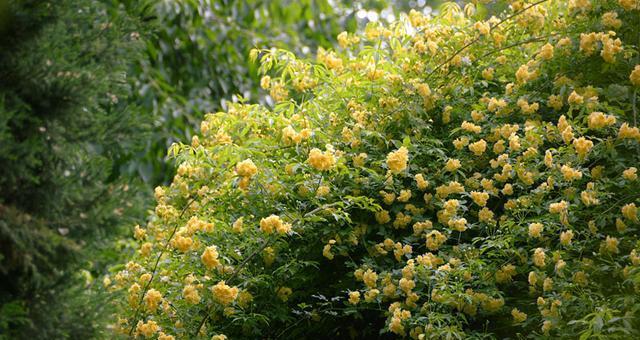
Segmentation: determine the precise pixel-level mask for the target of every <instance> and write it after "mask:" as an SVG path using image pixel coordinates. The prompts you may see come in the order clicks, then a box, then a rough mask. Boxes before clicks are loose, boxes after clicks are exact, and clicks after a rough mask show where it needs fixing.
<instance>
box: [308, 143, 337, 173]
mask: <svg viewBox="0 0 640 340" xmlns="http://www.w3.org/2000/svg"><path fill="white" fill-rule="evenodd" d="M307 161H308V162H309V165H311V166H312V167H314V168H315V169H318V170H320V171H327V170H330V169H331V168H333V167H334V166H335V164H336V158H335V156H334V155H333V152H331V150H327V151H325V152H322V151H321V150H320V149H317V148H313V149H311V151H309V158H308V159H307Z"/></svg>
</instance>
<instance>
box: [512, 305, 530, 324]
mask: <svg viewBox="0 0 640 340" xmlns="http://www.w3.org/2000/svg"><path fill="white" fill-rule="evenodd" d="M511 316H512V317H513V322H514V323H521V322H524V321H525V320H527V314H525V313H523V312H521V311H520V310H518V308H514V309H512V310H511Z"/></svg>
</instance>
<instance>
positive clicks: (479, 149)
mask: <svg viewBox="0 0 640 340" xmlns="http://www.w3.org/2000/svg"><path fill="white" fill-rule="evenodd" d="M485 150H487V142H485V140H484V139H480V140H479V141H477V142H475V143H471V144H469V151H471V152H473V154H474V155H476V156H480V155H482V154H483V153H484V152H485Z"/></svg>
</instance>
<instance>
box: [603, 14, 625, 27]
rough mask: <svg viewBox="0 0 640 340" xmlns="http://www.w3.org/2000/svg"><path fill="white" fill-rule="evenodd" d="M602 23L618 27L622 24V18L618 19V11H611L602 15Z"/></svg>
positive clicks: (606, 25)
mask: <svg viewBox="0 0 640 340" xmlns="http://www.w3.org/2000/svg"><path fill="white" fill-rule="evenodd" d="M602 25H603V26H605V27H611V28H614V29H618V28H620V27H621V26H622V20H620V19H618V13H616V12H614V11H611V12H607V13H605V14H603V15H602Z"/></svg>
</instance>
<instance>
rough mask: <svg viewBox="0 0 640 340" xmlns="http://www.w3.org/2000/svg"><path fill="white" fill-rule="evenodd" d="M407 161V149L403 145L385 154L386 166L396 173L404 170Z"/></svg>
mask: <svg viewBox="0 0 640 340" xmlns="http://www.w3.org/2000/svg"><path fill="white" fill-rule="evenodd" d="M408 161H409V150H407V148H405V147H404V146H403V147H401V148H400V149H398V150H396V151H394V152H391V153H389V155H387V166H388V167H389V170H390V171H391V172H392V173H394V174H398V173H401V172H402V171H404V170H405V169H406V168H407V162H408Z"/></svg>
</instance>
